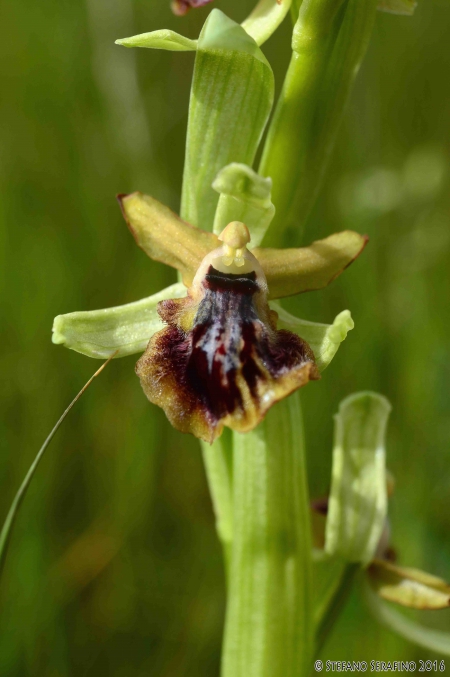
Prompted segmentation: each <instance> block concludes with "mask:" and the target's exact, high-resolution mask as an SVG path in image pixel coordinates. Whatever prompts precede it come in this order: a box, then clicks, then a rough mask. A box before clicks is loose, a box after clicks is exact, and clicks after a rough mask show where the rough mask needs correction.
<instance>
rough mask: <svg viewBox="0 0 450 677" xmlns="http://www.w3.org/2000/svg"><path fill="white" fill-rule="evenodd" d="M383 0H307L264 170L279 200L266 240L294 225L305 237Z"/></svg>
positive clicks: (269, 242)
mask: <svg viewBox="0 0 450 677" xmlns="http://www.w3.org/2000/svg"><path fill="white" fill-rule="evenodd" d="M375 9H376V2H375V0H304V1H303V3H302V4H301V7H300V13H299V17H298V21H297V23H296V25H295V28H294V35H293V43H292V47H293V55H292V59H291V63H290V66H289V69H288V72H287V75H286V79H285V82H284V86H283V90H282V93H281V95H280V98H279V101H278V104H277V108H276V111H275V115H274V118H273V120H272V123H271V126H270V129H269V133H268V137H267V141H266V144H265V148H264V152H263V156H262V160H261V165H260V168H259V173H260V174H261V175H262V176H271V177H272V179H273V191H272V199H273V202H274V204H275V206H276V209H277V212H276V215H275V219H274V222H273V224H272V227H271V229H270V231H269V233H268V235H267V236H266V239H265V241H264V244H265V245H269V246H274V245H275V244H276V241H277V240H279V238H280V234H281V233H282V231H283V230H284V229H286V228H291V229H293V231H294V229H295V235H294V237H295V239H297V240H298V238H299V235H300V233H301V230H302V228H303V226H304V223H305V221H306V219H307V217H308V216H309V213H310V211H311V209H312V207H313V205H314V202H315V200H316V198H317V194H318V192H319V189H320V185H321V181H322V178H323V174H324V172H325V169H326V166H327V162H328V158H329V156H330V153H331V151H332V148H333V145H334V141H335V139H336V135H337V132H338V129H339V125H340V122H341V119H342V114H343V111H344V108H345V104H346V102H347V99H348V96H349V93H350V91H351V87H352V85H353V82H354V79H355V76H356V73H357V71H358V68H359V66H360V64H361V61H362V58H363V56H364V54H365V51H366V48H367V45H368V41H369V38H370V34H371V31H372V26H373V21H374V17H375Z"/></svg>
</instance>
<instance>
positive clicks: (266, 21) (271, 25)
mask: <svg viewBox="0 0 450 677" xmlns="http://www.w3.org/2000/svg"><path fill="white" fill-rule="evenodd" d="M291 2H292V0H281V2H277V0H260V2H258V4H257V5H256V7H255V9H254V10H253V11H252V12H251V14H249V16H248V17H247V18H246V19H245V21H243V22H242V24H241V25H242V28H244V29H245V30H246V31H247V33H248V34H249V35H251V36H252V38H253V39H254V41H255V42H256V43H257V44H258V45H262V44H263V43H264V42H266V40H268V39H269V38H270V36H271V35H272V34H273V33H274V32H275V31H276V29H277V28H278V26H279V25H280V24H281V23H282V21H283V20H284V18H285V16H286V14H287V13H288V12H289V9H290V7H291Z"/></svg>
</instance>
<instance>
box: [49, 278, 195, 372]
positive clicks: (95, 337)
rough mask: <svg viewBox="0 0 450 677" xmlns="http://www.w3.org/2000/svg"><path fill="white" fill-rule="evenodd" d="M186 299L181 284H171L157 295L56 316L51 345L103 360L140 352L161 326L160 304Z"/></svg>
mask: <svg viewBox="0 0 450 677" xmlns="http://www.w3.org/2000/svg"><path fill="white" fill-rule="evenodd" d="M183 296H186V287H185V286H184V284H181V283H177V284H173V285H171V286H170V287H167V288H166V289H163V291H161V292H159V293H158V294H154V295H153V296H149V297H147V298H145V299H141V300H140V301H135V302H134V303H127V304H126V305H124V306H116V307H113V308H105V309H103V310H90V311H89V310H88V311H81V312H77V313H68V314H67V315H58V316H57V317H55V320H54V323H53V337H52V341H53V343H57V344H62V345H64V346H65V347H66V348H70V349H71V350H75V351H76V352H77V353H82V354H83V355H87V356H88V357H94V358H98V359H105V357H109V356H110V355H111V353H113V352H114V351H118V352H117V355H115V357H124V356H125V355H132V354H133V353H142V352H144V350H145V349H146V347H147V343H148V342H149V339H150V337H151V336H153V334H154V333H155V332H157V331H159V330H160V329H162V328H163V326H164V324H163V322H162V320H161V319H160V317H159V315H158V312H157V305H158V303H159V301H163V300H164V299H174V298H181V297H183Z"/></svg>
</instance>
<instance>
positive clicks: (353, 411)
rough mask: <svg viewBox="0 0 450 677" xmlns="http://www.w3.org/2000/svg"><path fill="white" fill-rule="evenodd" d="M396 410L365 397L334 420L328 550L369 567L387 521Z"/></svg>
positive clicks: (353, 399) (345, 404)
mask: <svg viewBox="0 0 450 677" xmlns="http://www.w3.org/2000/svg"><path fill="white" fill-rule="evenodd" d="M390 411H391V405H390V404H389V402H388V400H387V399H386V398H385V397H383V396H382V395H378V394H377V393H372V392H361V393H356V394H354V395H351V396H350V397H347V398H346V399H345V400H343V401H342V402H341V404H340V406H339V411H338V413H337V414H336V415H335V428H334V446H333V466H332V478H331V493H330V500H329V506H328V516H327V523H326V529H325V550H326V552H327V553H328V554H329V555H337V556H340V557H342V558H343V559H345V560H346V561H348V562H360V563H361V564H363V565H367V564H368V563H369V562H370V561H371V560H372V559H373V557H374V554H375V551H376V549H377V546H378V543H379V541H380V538H381V535H382V532H383V528H384V525H385V521H386V515H387V490H386V471H385V435H386V426H387V421H388V417H389V413H390Z"/></svg>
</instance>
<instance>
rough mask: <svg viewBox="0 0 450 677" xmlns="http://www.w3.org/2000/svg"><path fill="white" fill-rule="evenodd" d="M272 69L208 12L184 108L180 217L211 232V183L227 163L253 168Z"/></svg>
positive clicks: (228, 23)
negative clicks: (185, 125) (186, 114)
mask: <svg viewBox="0 0 450 677" xmlns="http://www.w3.org/2000/svg"><path fill="white" fill-rule="evenodd" d="M273 93H274V79H273V73H272V70H271V68H270V66H269V64H268V62H267V60H266V58H265V56H264V55H263V53H262V52H261V50H260V49H259V47H258V45H257V44H256V42H255V41H254V40H253V38H251V37H250V36H249V35H248V34H247V33H246V32H245V30H244V29H243V28H242V27H241V26H240V25H239V24H237V23H235V22H234V21H232V20H231V19H229V18H228V17H226V16H225V14H223V13H222V12H220V11H219V10H218V9H214V10H213V11H212V12H211V13H210V15H209V16H208V18H207V20H206V22H205V25H204V26H203V29H202V32H201V34H200V38H199V41H198V49H197V54H196V58H195V68H194V78H193V82H192V91H191V98H190V104H189V122H188V131H187V140H186V161H185V166H184V176H183V191H182V201H181V217H182V218H183V219H185V220H186V221H188V222H189V223H192V224H194V225H195V226H197V227H199V228H203V229H204V230H208V231H211V230H212V227H213V222H214V214H215V211H216V206H217V202H218V199H219V196H218V195H217V193H216V192H215V191H214V190H213V188H212V184H213V181H214V179H215V178H216V176H217V174H218V173H219V171H220V170H221V169H222V168H223V167H225V166H226V165H229V164H230V163H231V162H238V163H244V164H246V165H249V166H251V165H252V164H253V161H254V158H255V154H256V150H257V148H258V144H259V142H260V139H261V136H262V133H263V131H264V128H265V126H266V123H267V120H268V117H269V114H270V111H271V108H272V103H273Z"/></svg>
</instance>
